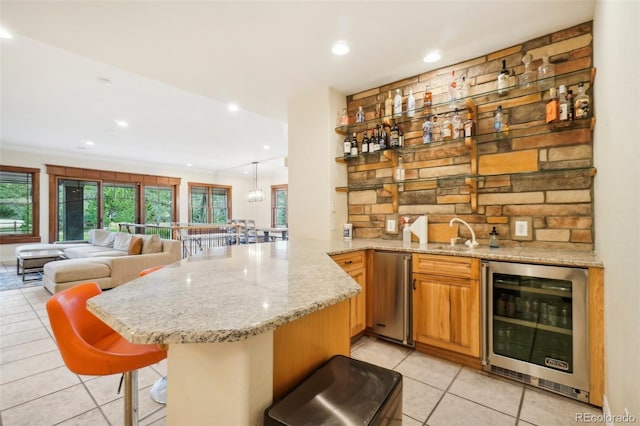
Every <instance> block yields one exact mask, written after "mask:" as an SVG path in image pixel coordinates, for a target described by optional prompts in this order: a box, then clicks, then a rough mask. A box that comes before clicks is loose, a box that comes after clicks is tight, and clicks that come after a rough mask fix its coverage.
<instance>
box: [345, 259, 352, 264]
mask: <svg viewBox="0 0 640 426" xmlns="http://www.w3.org/2000/svg"><path fill="white" fill-rule="evenodd" d="M352 263H353V260H345V261H344V264H345V265H350V264H352Z"/></svg>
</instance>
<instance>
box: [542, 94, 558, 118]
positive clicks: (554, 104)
mask: <svg viewBox="0 0 640 426" xmlns="http://www.w3.org/2000/svg"><path fill="white" fill-rule="evenodd" d="M559 110H560V108H559V105H558V92H557V90H556V88H555V87H552V88H551V89H549V102H547V106H546V120H545V121H546V122H547V123H552V122H555V121H558V119H559V118H560V117H559V115H560V113H559Z"/></svg>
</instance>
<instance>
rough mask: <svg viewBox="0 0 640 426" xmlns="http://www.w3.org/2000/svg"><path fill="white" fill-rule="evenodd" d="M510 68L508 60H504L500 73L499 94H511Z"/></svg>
mask: <svg viewBox="0 0 640 426" xmlns="http://www.w3.org/2000/svg"><path fill="white" fill-rule="evenodd" d="M508 87H509V70H508V69H507V60H506V59H503V60H502V69H501V70H500V73H498V95H502V96H504V95H508V94H509V89H508Z"/></svg>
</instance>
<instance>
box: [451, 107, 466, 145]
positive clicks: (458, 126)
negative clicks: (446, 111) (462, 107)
mask: <svg viewBox="0 0 640 426" xmlns="http://www.w3.org/2000/svg"><path fill="white" fill-rule="evenodd" d="M452 124H453V139H461V138H462V135H463V134H464V124H463V123H462V119H461V118H460V115H459V114H458V108H456V109H455V111H454V113H453V119H452Z"/></svg>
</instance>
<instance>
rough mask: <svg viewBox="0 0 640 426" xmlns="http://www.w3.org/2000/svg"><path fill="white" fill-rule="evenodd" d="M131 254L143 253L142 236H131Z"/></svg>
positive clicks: (129, 251) (129, 252)
mask: <svg viewBox="0 0 640 426" xmlns="http://www.w3.org/2000/svg"><path fill="white" fill-rule="evenodd" d="M127 253H128V254H129V255H135V254H140V253H142V237H137V236H135V235H134V236H131V240H130V241H129V250H128V251H127Z"/></svg>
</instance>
